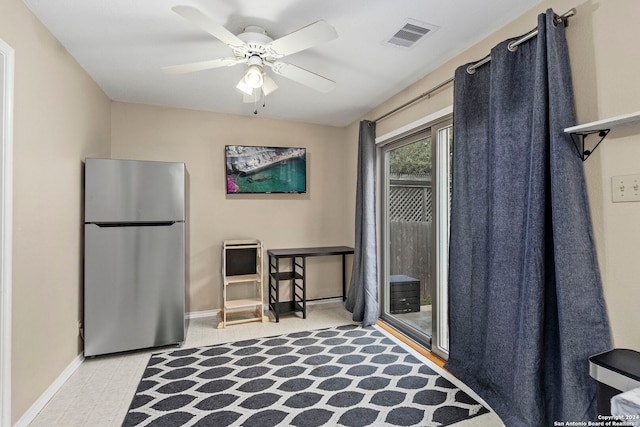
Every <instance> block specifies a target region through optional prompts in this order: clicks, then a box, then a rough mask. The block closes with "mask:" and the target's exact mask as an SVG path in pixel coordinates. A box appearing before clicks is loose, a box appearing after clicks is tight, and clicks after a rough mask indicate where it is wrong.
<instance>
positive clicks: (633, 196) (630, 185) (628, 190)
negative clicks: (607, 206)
mask: <svg viewBox="0 0 640 427" xmlns="http://www.w3.org/2000/svg"><path fill="white" fill-rule="evenodd" d="M611 198H612V200H613V202H614V203H618V202H640V174H635V175H620V176H612V177H611Z"/></svg>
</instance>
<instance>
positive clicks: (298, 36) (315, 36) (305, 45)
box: [267, 20, 338, 58]
mask: <svg viewBox="0 0 640 427" xmlns="http://www.w3.org/2000/svg"><path fill="white" fill-rule="evenodd" d="M336 38H338V33H337V32H336V29H335V28H333V27H332V26H331V25H329V24H327V23H326V21H322V20H320V21H316V22H314V23H313V24H310V25H307V26H306V27H303V28H300V29H299V30H296V31H294V32H293V33H290V34H287V35H286V36H284V37H280V38H279V39H277V40H274V41H272V42H271V43H269V44H268V45H267V50H271V51H272V52H270V53H272V54H273V56H275V57H277V58H282V57H283V56H287V55H291V54H292V53H296V52H300V51H301V50H305V49H309V48H310V47H313V46H317V45H319V44H321V43H325V42H328V41H331V40H333V39H336Z"/></svg>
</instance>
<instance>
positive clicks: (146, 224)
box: [90, 221, 178, 228]
mask: <svg viewBox="0 0 640 427" xmlns="http://www.w3.org/2000/svg"><path fill="white" fill-rule="evenodd" d="M176 222H178V221H160V222H158V221H154V222H124V223H116V222H93V223H90V224H94V225H97V226H98V227H103V228H107V227H167V226H171V225H173V224H175V223H176Z"/></svg>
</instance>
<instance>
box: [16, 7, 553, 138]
mask: <svg viewBox="0 0 640 427" xmlns="http://www.w3.org/2000/svg"><path fill="white" fill-rule="evenodd" d="M540 1H541V0H482V1H479V0H24V2H25V3H26V4H27V6H28V7H29V8H30V9H31V10H32V11H33V13H34V14H35V15H36V16H37V17H38V18H39V19H40V21H42V22H43V24H44V25H45V26H46V27H47V28H48V29H49V30H50V31H51V32H52V33H53V35H54V36H55V37H56V38H57V39H58V40H59V41H60V42H61V43H62V45H63V46H64V47H65V48H66V49H67V50H68V51H69V52H70V53H71V55H72V56H73V57H74V58H75V59H76V60H77V61H78V63H79V64H80V65H81V66H82V67H83V68H84V69H85V70H86V71H87V72H88V73H89V75H91V77H92V78H93V79H94V80H95V81H96V82H97V83H98V85H99V86H100V87H101V88H102V90H104V92H105V93H106V94H107V96H109V97H110V98H111V99H113V100H115V101H122V102H132V103H142V104H151V105H161V106H170V107H178V108H188V109H194V110H203V111H214V112H222V113H231V114H240V115H253V110H254V106H253V104H245V103H243V102H242V94H241V93H240V92H239V91H238V90H237V89H236V88H235V85H236V83H237V82H238V81H239V80H240V78H241V77H242V75H243V74H244V71H245V70H246V66H243V65H236V66H234V67H224V68H217V69H212V70H206V71H199V72H195V73H190V74H178V75H171V74H166V73H164V72H162V71H161V67H164V66H169V65H178V64H184V63H189V62H196V61H205V60H209V59H216V58H221V57H229V56H233V54H232V52H231V49H230V48H229V47H228V46H227V45H225V44H224V43H222V42H221V41H218V40H217V39H215V38H214V37H213V36H211V35H210V34H208V33H206V32H204V31H203V30H201V29H199V28H197V27H196V26H195V25H193V24H192V23H190V22H189V21H187V20H185V19H184V18H182V17H181V16H179V15H177V14H176V13H174V12H173V11H172V10H171V8H172V7H173V6H175V5H178V4H184V5H190V6H193V7H196V8H198V9H200V10H201V11H202V12H203V13H205V14H206V15H207V16H209V17H210V18H211V19H213V20H215V21H216V22H218V23H220V24H222V25H224V26H225V27H226V28H227V29H228V30H230V31H231V32H232V33H234V34H239V33H241V32H242V30H243V29H244V28H245V27H246V26H247V25H259V26H261V27H263V28H264V29H265V30H266V31H267V34H268V35H269V36H270V37H271V38H273V39H277V38H279V37H282V36H284V35H286V34H289V33H291V32H293V31H295V30H297V29H299V28H301V27H304V26H306V25H308V24H310V23H312V22H315V21H317V20H319V19H324V20H326V21H327V22H328V23H329V24H331V25H332V26H333V27H335V29H336V31H337V33H338V38H337V39H336V40H333V41H330V42H328V43H325V44H322V45H319V46H316V47H313V48H311V49H308V50H305V51H302V52H299V53H295V54H293V55H290V56H287V57H286V58H285V60H286V62H289V63H291V64H294V65H297V66H299V67H302V68H305V69H307V70H310V71H313V72H314V73H317V74H320V75H322V76H324V77H327V78H329V79H331V80H334V81H335V82H336V85H335V88H334V90H333V91H331V92H330V93H320V92H317V91H315V90H313V89H310V88H307V87H306V86H302V85H300V84H299V83H296V82H293V81H290V80H287V79H285V78H284V77H282V76H279V75H275V74H274V73H273V72H272V71H271V70H269V69H267V72H268V73H269V75H270V76H271V77H272V78H273V79H274V80H275V81H276V83H277V84H278V86H279V89H278V90H277V91H275V92H274V93H272V94H270V95H269V96H268V97H267V98H266V106H265V107H264V108H263V107H262V105H259V106H258V115H259V116H260V117H269V118H279V119H286V120H292V121H301V122H309V123H319V124H326V125H332V126H345V125H348V124H350V123H352V122H353V121H355V120H357V119H358V118H360V117H361V116H362V115H363V114H365V113H366V112H368V111H370V110H371V109H372V108H373V107H375V106H377V105H379V104H381V103H382V102H384V101H385V100H387V99H388V98H389V97H391V96H392V95H394V94H396V93H398V92H399V91H401V90H402V89H405V88H406V87H407V86H409V85H411V84H413V83H414V82H416V81H417V80H419V79H420V78H421V77H423V76H424V75H426V74H428V73H429V72H431V71H433V70H434V69H436V68H437V67H438V66H440V65H442V64H443V63H444V62H446V61H447V60H449V59H451V58H453V57H454V56H456V55H457V54H458V53H460V52H462V51H463V50H465V49H466V48H468V47H470V46H471V45H473V44H474V43H475V42H477V41H479V40H481V39H482V38H484V37H485V36H486V35H488V34H490V33H492V32H493V31H495V30H497V29H498V28H500V27H501V26H503V25H504V24H506V23H507V22H509V21H510V20H512V19H514V18H515V17H517V16H519V15H521V14H522V13H523V12H525V11H526V10H529V9H531V8H532V7H534V6H536V5H537V4H538V3H540ZM541 12H543V11H541ZM407 18H411V19H414V20H418V21H421V22H424V23H427V24H431V25H435V26H437V27H439V28H438V29H437V30H436V31H432V32H431V33H430V34H428V36H427V37H426V38H425V39H424V40H422V41H421V42H419V43H418V44H417V45H416V46H414V47H413V48H411V49H402V48H398V47H395V46H391V45H387V44H385V41H386V40H388V39H389V38H390V37H391V36H392V35H393V34H395V33H396V32H397V31H398V30H399V29H400V28H401V27H402V25H403V24H404V23H405V21H406V19H407ZM535 24H536V23H535V22H532V23H531V26H532V28H533V27H534V26H535ZM514 36H515V34H514ZM487 53H488V52H487ZM479 59H480V58H479Z"/></svg>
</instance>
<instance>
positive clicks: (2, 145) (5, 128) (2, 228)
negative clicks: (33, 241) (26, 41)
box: [0, 39, 15, 427]
mask: <svg viewBox="0 0 640 427" xmlns="http://www.w3.org/2000/svg"><path fill="white" fill-rule="evenodd" d="M14 68H15V54H14V50H13V48H11V46H9V45H8V44H6V43H5V42H4V41H3V40H2V39H0V414H1V415H0V427H9V426H10V425H11V264H12V257H11V253H12V243H11V242H12V240H11V239H12V212H13V78H14Z"/></svg>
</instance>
